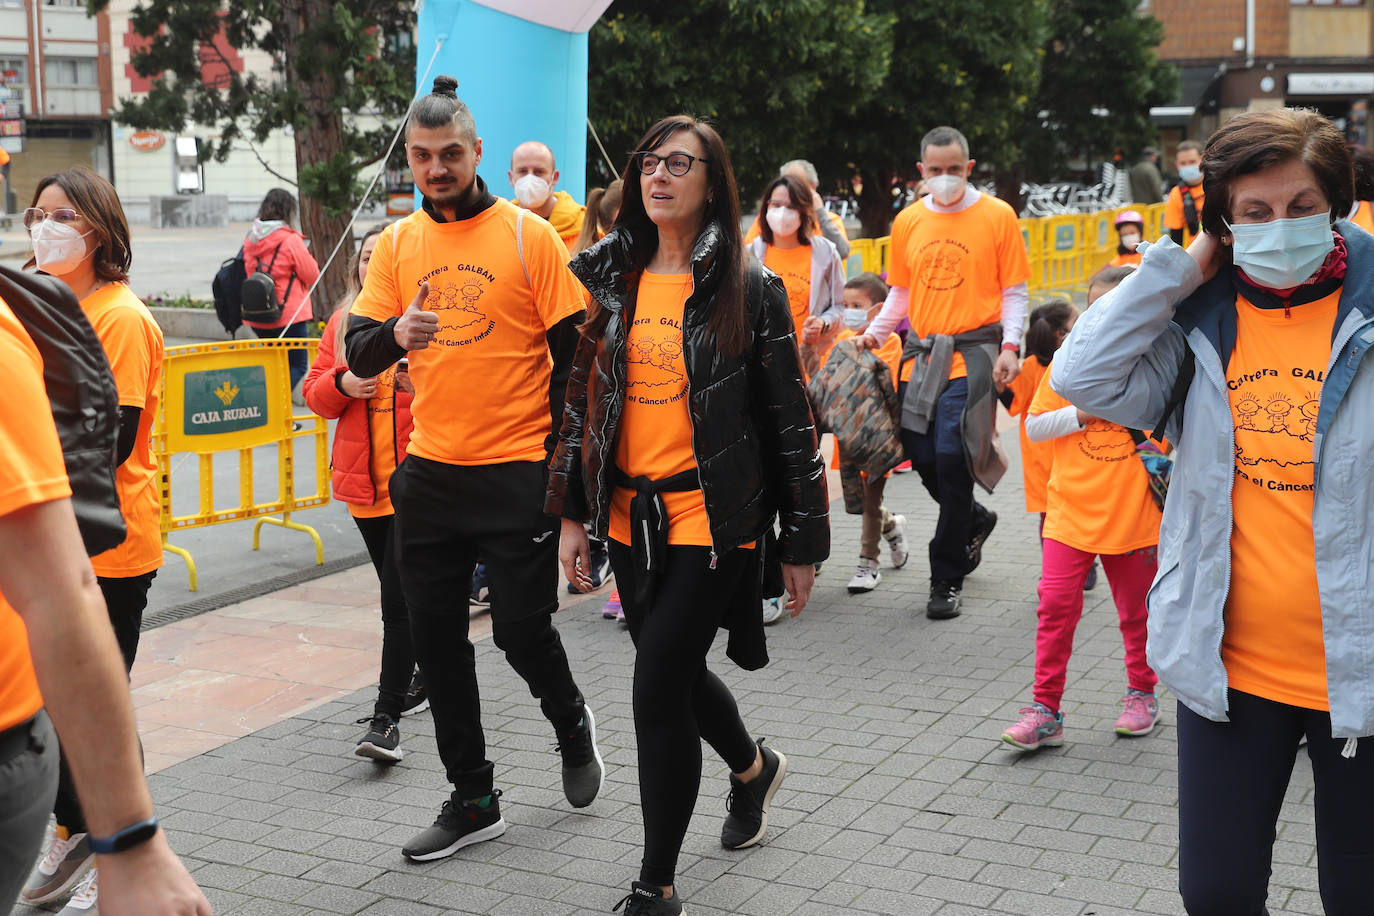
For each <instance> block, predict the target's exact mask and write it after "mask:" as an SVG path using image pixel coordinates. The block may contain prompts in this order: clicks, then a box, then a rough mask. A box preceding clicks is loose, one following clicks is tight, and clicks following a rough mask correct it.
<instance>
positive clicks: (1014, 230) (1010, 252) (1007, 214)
mask: <svg viewBox="0 0 1374 916" xmlns="http://www.w3.org/2000/svg"><path fill="white" fill-rule="evenodd" d="M999 202H1000V201H999ZM998 211H999V215H998V218H997V270H998V274H997V275H998V281H997V282H998V285H1000V286H1001V288H1002V289H1007V288H1008V287H1011V286H1017V285H1019V284H1021V283H1025V282H1026V281H1027V280H1029V279H1030V256H1029V255H1028V254H1027V253H1026V240H1025V239H1024V238H1023V237H1022V236H1021V225H1020V224H1019V223H1018V222H1017V221H1016V211H1014V210H1012V209H1011V208H1010V207H1005V208H1003V207H999V208H998Z"/></svg>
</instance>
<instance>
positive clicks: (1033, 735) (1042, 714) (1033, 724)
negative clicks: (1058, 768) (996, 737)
mask: <svg viewBox="0 0 1374 916" xmlns="http://www.w3.org/2000/svg"><path fill="white" fill-rule="evenodd" d="M1019 712H1020V713H1021V718H1020V719H1019V720H1018V721H1017V723H1016V724H1015V725H1013V726H1011V727H1010V728H1008V729H1007V730H1006V731H1004V732H1002V740H1003V741H1005V742H1007V744H1010V745H1011V746H1012V747H1014V748H1017V749H1018V750H1022V751H1034V750H1038V749H1039V748H1042V747H1059V746H1060V745H1061V744H1063V743H1064V714H1063V713H1062V712H1050V708H1049V707H1048V706H1046V705H1045V704H1043V703H1032V704H1030V705H1029V706H1026V707H1023V708H1022V709H1020V710H1019Z"/></svg>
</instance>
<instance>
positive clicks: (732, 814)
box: [720, 738, 787, 849]
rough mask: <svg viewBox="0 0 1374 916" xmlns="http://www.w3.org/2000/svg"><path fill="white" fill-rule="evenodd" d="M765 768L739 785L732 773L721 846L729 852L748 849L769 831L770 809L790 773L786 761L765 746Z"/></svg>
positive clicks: (763, 748)
mask: <svg viewBox="0 0 1374 916" xmlns="http://www.w3.org/2000/svg"><path fill="white" fill-rule="evenodd" d="M759 752H760V753H762V754H763V769H762V770H760V771H759V775H757V776H755V777H754V778H753V779H751V780H749V781H748V782H740V781H739V780H738V779H736V778H735V775H734V774H733V773H731V774H730V795H729V796H728V797H727V798H726V799H725V824H724V825H723V826H722V827H721V829H720V845H722V846H724V847H725V848H726V849H745V848H747V847H749V846H753V845H754V844H755V843H757V842H758V841H759V840H761V839H763V834H764V833H765V832H766V831H767V830H768V806H769V805H771V804H772V803H773V795H774V793H776V792H777V791H778V786H780V785H782V777H783V775H784V774H785V773H786V772H787V758H786V757H784V756H783V755H782V754H781V753H779V752H777V751H774V750H772V749H771V748H766V747H764V746H763V739H762V738H760V739H759Z"/></svg>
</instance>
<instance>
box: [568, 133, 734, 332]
mask: <svg viewBox="0 0 1374 916" xmlns="http://www.w3.org/2000/svg"><path fill="white" fill-rule="evenodd" d="M684 130H690V131H691V132H692V133H694V134H696V136H697V139H698V140H700V141H701V144H702V146H704V147H706V159H707V160H709V161H708V162H707V163H706V168H707V176H708V179H709V181H710V186H711V187H710V190H709V191H708V192H707V195H706V196H707V201H708V202H707V204H706V213H705V215H704V216H703V217H702V223H701V225H702V229H705V228H706V227H707V226H708V225H710V224H711V223H712V222H714V223H715V224H716V228H717V231H718V232H719V233H720V248H719V250H718V251H717V252H716V261H717V262H718V263H717V265H716V266H714V267H713V270H716V271H718V272H719V274H720V285H719V286H718V287H717V289H716V295H715V301H714V302H713V304H712V305H711V314H710V317H709V318H708V319H707V320H708V323H709V324H710V327H711V331H712V333H714V334H715V336H716V345H717V346H718V347H719V348H720V350H721V351H722V352H723V353H726V354H728V355H730V356H739V355H740V354H742V353H744V351H745V350H747V349H748V348H749V345H750V343H751V342H752V340H753V332H752V331H751V330H750V327H749V316H748V313H747V311H746V305H745V301H744V279H745V261H744V233H743V232H741V231H740V225H739V222H740V215H739V192H738V190H737V188H736V185H735V169H734V166H733V165H731V163H730V153H729V151H727V150H726V148H725V141H724V140H722V139H721V138H720V134H718V133H716V129H715V128H714V127H712V126H711V125H710V124H708V123H707V122H705V121H703V120H701V119H699V118H694V117H691V116H690V115H673V116H671V117H667V118H663V119H662V120H660V121H658V122H657V123H656V124H654V126H653V127H650V128H649V130H648V132H647V133H646V134H645V135H644V136H643V137H642V138H641V139H640V141H639V143H638V144H636V146H635V149H636V150H651V149H655V148H657V147H658V146H660V145H661V144H663V143H664V142H666V141H667V140H668V138H669V137H671V136H672V135H673V134H676V133H678V132H680V131H684ZM638 163H639V157H638V156H635V155H631V157H630V161H629V162H628V163H626V165H625V172H624V174H622V175H621V181H622V182H623V184H622V189H623V191H624V197H623V198H622V199H621V202H620V213H619V215H617V216H616V218H615V226H614V227H613V228H615V229H617V230H621V231H623V232H624V233H625V236H626V237H627V238H628V239H629V243H630V248H629V255H630V271H631V277H630V278H629V279H630V283H629V286H630V288H631V289H633V288H634V286H635V285H636V284H637V283H638V280H639V275H640V274H641V273H643V272H644V268H645V267H646V266H647V265H648V263H649V260H650V259H651V258H652V257H653V256H654V252H656V251H658V227H657V226H655V225H654V223H653V220H651V219H649V214H648V213H647V212H646V211H645V209H644V194H643V190H642V188H641V186H640V182H639V179H640V172H639V164H638ZM696 167H697V166H695V165H694V166H693V168H696ZM605 323H606V313H605V310H604V309H602V307H601V303H599V302H597V301H595V300H593V301H592V306H591V308H590V309H588V310H587V320H586V321H585V322H583V325H582V328H583V333H586V334H588V335H589V336H592V337H599V336H600V335H601V332H602V330H603V329H604V328H605Z"/></svg>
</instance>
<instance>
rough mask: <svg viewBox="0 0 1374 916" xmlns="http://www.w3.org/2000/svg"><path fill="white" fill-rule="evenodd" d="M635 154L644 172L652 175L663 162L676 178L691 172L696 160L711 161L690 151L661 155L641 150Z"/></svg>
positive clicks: (640, 169) (640, 168) (641, 170)
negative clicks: (693, 154)
mask: <svg viewBox="0 0 1374 916" xmlns="http://www.w3.org/2000/svg"><path fill="white" fill-rule="evenodd" d="M635 156H636V157H637V158H638V159H639V171H640V172H642V173H643V174H645V175H652V174H653V173H654V172H657V171H658V164H659V163H660V162H662V163H663V164H664V165H665V166H666V167H667V169H668V174H669V175H672V176H674V177H676V178H681V177H682V176H683V175H686V174H687V173H688V172H690V171H691V170H692V163H694V162H710V161H711V160H710V159H706V158H704V157H702V156H692V155H689V154H688V153H669V154H668V155H666V156H660V155H659V154H658V153H650V152H648V151H646V150H640V151H639V152H637V153H635Z"/></svg>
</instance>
